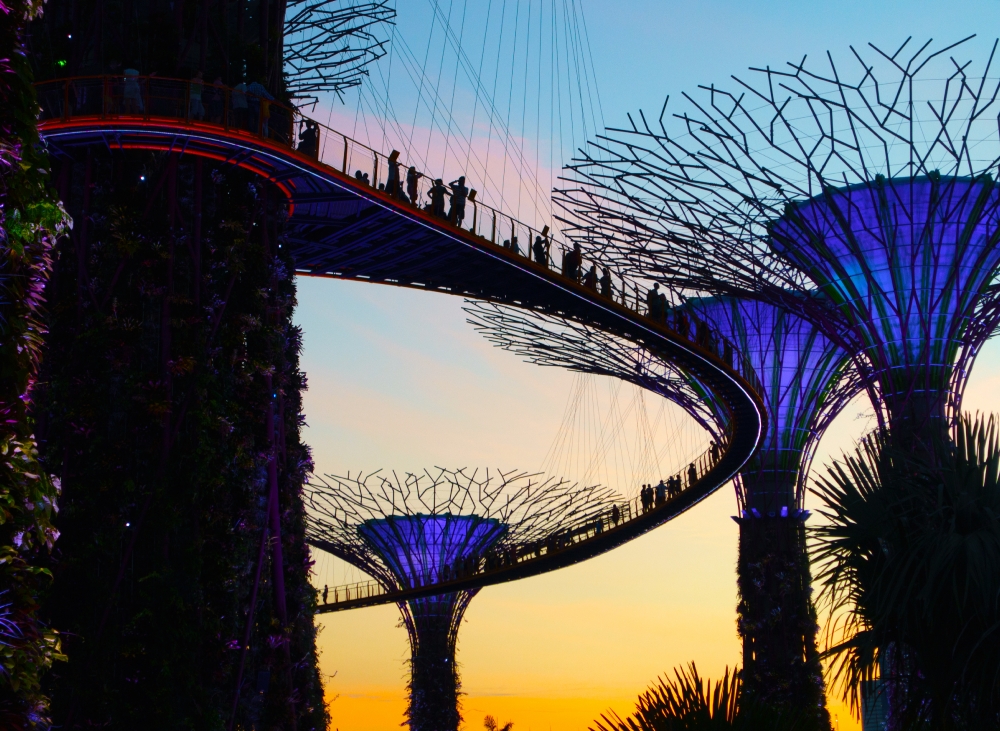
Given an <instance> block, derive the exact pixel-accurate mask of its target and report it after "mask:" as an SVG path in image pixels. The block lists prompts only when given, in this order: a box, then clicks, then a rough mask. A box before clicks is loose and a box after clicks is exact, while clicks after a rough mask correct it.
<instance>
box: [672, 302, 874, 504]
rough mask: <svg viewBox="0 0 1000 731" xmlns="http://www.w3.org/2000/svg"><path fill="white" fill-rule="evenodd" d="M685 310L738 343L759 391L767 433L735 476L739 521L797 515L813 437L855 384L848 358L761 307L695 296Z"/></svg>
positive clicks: (794, 321) (814, 332)
mask: <svg viewBox="0 0 1000 731" xmlns="http://www.w3.org/2000/svg"><path fill="white" fill-rule="evenodd" d="M686 309H689V310H691V311H692V312H693V313H694V314H695V316H696V317H697V318H699V319H701V320H704V321H706V322H711V323H712V324H713V326H714V327H715V328H717V330H718V332H719V333H720V334H721V335H722V336H723V337H725V338H726V339H728V340H729V341H731V342H732V343H733V344H734V345H735V347H736V350H737V351H738V352H739V353H741V354H742V355H743V356H744V357H745V358H746V359H747V360H749V362H750V364H751V366H752V367H753V369H754V371H755V372H756V374H757V377H758V382H759V383H760V384H761V386H762V393H761V396H762V397H763V399H764V404H765V406H766V408H767V412H768V430H767V436H766V437H765V440H764V442H763V444H762V445H761V447H760V449H759V450H758V451H757V453H756V454H755V455H754V457H753V458H752V459H751V460H750V462H749V463H748V464H747V465H746V467H744V469H743V470H742V471H741V473H740V478H739V480H740V482H741V489H740V490H738V493H737V494H738V495H739V498H740V507H741V509H742V517H744V518H746V517H762V516H765V515H766V516H769V517H772V518H773V517H775V516H781V517H787V516H788V515H789V514H790V513H793V512H796V511H801V509H802V507H803V502H802V501H803V497H804V494H805V478H806V474H807V472H808V465H809V462H810V460H811V458H812V453H813V451H814V449H815V447H816V443H817V441H818V438H819V436H820V435H821V434H822V432H823V431H824V429H826V427H827V425H828V424H829V423H830V421H831V420H832V419H833V417H834V416H836V415H837V413H839V411H840V410H841V409H842V408H843V407H844V405H845V404H846V403H847V402H848V401H849V400H850V399H851V398H853V397H854V395H855V394H856V393H857V392H858V390H859V387H860V386H859V384H858V382H857V378H855V377H852V376H853V372H851V371H849V370H848V368H847V366H848V360H849V359H848V354H847V353H846V352H845V351H844V349H843V348H841V347H840V346H839V345H837V344H836V343H834V342H833V341H831V340H830V339H829V338H828V337H826V336H825V335H824V334H823V333H822V332H821V331H820V330H819V329H818V328H816V327H815V326H814V325H812V324H811V323H809V322H808V321H806V320H803V319H802V318H801V317H798V316H797V315H795V314H792V313H791V312H788V311H787V310H784V309H782V308H780V307H776V306H774V305H770V304H767V303H764V302H758V301H753V300H746V299H736V298H733V297H718V298H697V299H692V300H690V301H689V302H688V304H687V306H686ZM845 373H846V374H847V375H848V377H844V376H845ZM748 514H749V515H748Z"/></svg>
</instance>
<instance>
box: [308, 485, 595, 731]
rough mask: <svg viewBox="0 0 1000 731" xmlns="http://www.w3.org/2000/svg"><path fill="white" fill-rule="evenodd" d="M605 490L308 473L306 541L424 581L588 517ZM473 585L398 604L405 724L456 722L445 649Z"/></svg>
mask: <svg viewBox="0 0 1000 731" xmlns="http://www.w3.org/2000/svg"><path fill="white" fill-rule="evenodd" d="M610 499H611V495H610V491H608V490H606V489H604V488H600V487H587V488H584V487H580V486H579V485H576V484H571V483H568V482H566V481H562V480H555V479H551V478H550V479H539V477H538V476H537V475H530V474H526V473H522V472H508V473H503V472H493V473H490V472H484V473H480V472H478V471H466V470H445V469H437V470H435V471H434V472H424V473H422V474H406V475H402V476H399V475H396V474H392V475H382V474H381V473H378V472H376V473H371V474H368V475H363V474H359V475H357V476H355V477H353V478H352V477H351V476H350V475H348V476H346V477H335V476H327V477H326V478H325V479H324V478H320V477H314V478H313V479H312V480H311V482H310V487H309V503H310V509H311V510H310V512H311V518H310V523H309V542H310V544H311V545H313V546H315V547H317V548H320V549H322V550H325V551H327V552H329V553H331V554H333V555H335V556H337V557H339V558H342V559H343V560H345V561H348V562H349V563H351V564H353V565H354V566H357V567H358V568H359V569H361V570H362V571H364V572H366V573H367V574H369V575H370V576H372V577H373V578H374V579H375V581H377V582H378V583H379V584H381V585H382V587H383V588H385V589H386V590H388V591H397V590H400V589H412V588H416V587H421V586H428V587H430V586H433V585H435V584H440V583H444V582H447V581H449V580H454V579H458V578H461V577H465V576H471V575H473V574H475V573H476V572H477V571H478V570H479V569H480V568H481V567H485V566H492V565H499V564H500V563H502V562H504V561H510V560H512V559H513V558H514V557H516V556H517V555H518V554H519V553H520V552H522V551H524V550H525V548H526V547H528V546H542V545H545V543H546V542H547V541H549V540H550V539H551V538H552V537H553V536H555V535H557V534H558V533H559V532H560V531H562V530H564V529H565V527H566V526H567V525H569V524H575V523H577V522H586V521H588V520H591V519H596V518H598V517H599V516H600V515H601V514H602V513H603V512H606V511H607V509H608V507H609V505H610ZM477 592H478V589H465V590H460V591H450V592H445V593H431V594H430V595H428V596H421V597H417V598H413V599H410V600H408V601H406V602H402V603H400V604H399V610H400V613H401V614H402V616H403V624H404V626H405V627H406V631H407V634H408V635H409V640H410V683H409V692H410V696H409V705H408V708H407V721H408V723H409V727H410V728H411V729H412V730H413V731H457V729H458V727H459V725H460V723H461V720H462V716H461V713H460V710H459V694H460V690H461V683H460V680H459V673H458V667H457V664H456V661H455V652H456V647H457V642H458V630H459V626H460V625H461V622H462V617H463V616H464V614H465V610H466V608H467V607H468V606H469V602H470V601H471V600H472V598H473V597H474V596H475V595H476V593H477Z"/></svg>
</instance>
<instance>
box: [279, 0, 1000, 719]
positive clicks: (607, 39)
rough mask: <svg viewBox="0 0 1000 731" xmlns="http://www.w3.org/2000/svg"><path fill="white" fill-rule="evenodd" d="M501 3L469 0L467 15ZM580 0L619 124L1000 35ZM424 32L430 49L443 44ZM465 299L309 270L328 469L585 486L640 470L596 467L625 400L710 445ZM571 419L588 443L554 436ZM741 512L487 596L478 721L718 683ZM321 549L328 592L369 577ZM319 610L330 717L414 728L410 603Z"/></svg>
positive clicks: (971, 22) (987, 381) (832, 8)
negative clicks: (691, 668) (829, 65)
mask: <svg viewBox="0 0 1000 731" xmlns="http://www.w3.org/2000/svg"><path fill="white" fill-rule="evenodd" d="M486 1H487V0H471V2H470V9H469V12H470V13H474V12H476V7H477V6H478V5H480V4H482V5H485V4H486ZM536 1H537V0H536ZM493 2H494V3H496V2H499V0H493ZM522 2H526V0H522ZM440 4H441V5H442V6H447V4H448V3H447V2H441V3H440ZM399 5H400V7H399V8H398V10H399V14H400V18H399V25H398V27H397V31H396V32H397V33H401V34H402V33H407V32H408V30H412V31H413V32H414V33H416V32H417V31H418V30H419V29H420V28H421V25H420V22H421V18H420V17H419V15H420V14H421V13H429V12H430V3H429V2H425V0H416V1H415V2H411V3H407V4H403V3H400V4H399ZM454 5H455V7H456V8H457V7H460V6H462V5H463V2H462V0H454ZM583 6H584V9H585V12H586V16H587V25H588V28H589V33H590V42H591V48H592V53H593V63H594V68H595V70H596V74H597V81H598V86H599V89H600V95H601V104H602V107H603V109H604V118H605V121H606V123H607V124H608V125H615V124H621V123H623V121H624V118H625V113H626V112H635V111H637V110H638V109H640V108H643V109H647V110H655V112H656V113H658V112H659V108H660V106H661V105H662V103H663V99H664V97H665V96H666V95H668V94H669V95H671V96H672V97H673V96H675V95H676V96H678V97H679V95H680V93H681V92H682V91H684V90H690V89H694V88H695V87H696V86H697V85H699V84H707V83H711V82H713V81H714V82H717V83H725V82H727V81H728V80H729V76H730V74H741V73H743V72H744V71H745V69H746V68H747V67H748V66H766V65H771V66H776V65H779V64H782V63H783V62H785V61H787V60H793V59H794V60H796V61H798V60H800V59H801V58H802V56H803V55H806V54H809V55H810V56H812V57H816V58H819V57H821V56H822V54H824V53H825V52H826V51H827V50H830V51H831V52H833V53H834V54H835V56H836V57H837V58H838V59H844V60H846V59H847V57H848V54H849V53H850V49H849V46H851V45H855V46H862V45H865V44H866V43H868V42H869V41H871V42H873V43H875V44H876V45H881V46H886V47H893V48H894V47H896V46H898V45H899V44H900V43H901V42H902V41H903V40H905V39H906V37H907V36H910V35H912V36H913V37H914V39H915V41H917V42H919V43H921V44H922V43H923V41H925V40H926V39H928V38H934V39H935V40H936V41H940V42H945V41H952V40H959V39H961V38H963V37H965V36H967V35H970V34H972V33H976V32H980V31H983V30H984V29H987V30H986V32H987V36H985V37H983V38H979V39H977V40H976V41H974V42H973V43H974V44H975V45H974V46H972V47H971V48H970V49H966V50H965V52H964V54H963V55H964V56H966V57H974V58H977V60H982V59H983V58H984V57H985V55H986V54H987V53H988V51H989V46H990V45H991V44H992V42H993V36H992V35H989V32H991V31H990V29H995V28H998V27H1000V26H998V25H997V23H996V19H997V14H998V11H1000V2H997V0H983V1H981V2H961V1H956V0H952V1H951V2H949V3H947V4H945V3H941V2H940V1H936V2H926V1H924V0H919V1H917V0H907V1H905V2H904V1H903V0H892V1H890V0H874V1H872V0H866V1H865V2H854V1H851V2H826V3H819V2H802V0H799V1H798V2H793V1H791V0H780V1H779V0H770V1H767V2H764V1H760V0H743V1H742V2H736V1H735V0H701V1H700V2H690V1H688V2H675V1H673V0H658V1H657V0H632V1H631V2H629V3H620V2H605V1H603V0H584V3H583ZM455 12H457V11H455ZM992 32H995V31H992ZM409 42H410V44H411V45H413V46H414V47H417V46H420V47H421V48H422V47H423V46H422V44H426V37H423V38H419V37H417V38H412V37H411V38H410V40H409ZM356 103H357V97H356V95H354V96H351V95H348V96H347V97H346V99H345V104H344V105H343V106H341V107H338V108H335V109H333V110H331V118H333V119H336V120H346V119H349V118H351V117H352V116H354V111H355V110H354V109H353V108H352V104H356ZM461 308H462V301H461V299H460V298H455V297H449V296H446V295H439V294H428V293H424V292H416V291H408V290H402V289H396V288H393V287H384V286H377V285H368V284H360V283H350V282H338V281H332V280H318V279H300V280H299V309H298V315H297V320H298V323H299V324H300V325H301V327H302V328H303V330H304V333H305V351H304V354H303V363H302V365H303V369H304V370H305V372H306V373H307V375H308V379H309V390H308V391H307V393H306V394H305V412H306V419H307V422H308V427H307V429H306V431H305V440H306V442H307V443H308V444H310V445H311V447H312V450H313V455H314V459H315V461H316V465H317V471H318V472H336V473H343V472H345V471H347V470H351V471H355V470H359V469H360V470H365V471H368V470H374V469H378V468H385V469H397V470H402V471H406V470H411V471H413V470H420V469H423V468H425V467H433V466H436V465H440V466H447V467H463V466H467V467H482V468H485V467H490V468H497V467H499V468H505V469H507V468H514V467H517V468H522V469H532V470H535V469H543V468H544V469H555V468H558V469H559V470H560V471H561V472H562V473H565V474H564V476H566V477H568V478H571V479H588V480H589V479H593V478H594V475H595V474H596V475H597V478H598V480H599V481H606V480H607V481H613V480H616V479H626V478H624V477H623V475H627V474H632V473H631V472H629V467H628V465H627V464H626V465H625V466H624V467H620V468H615V467H613V466H607V465H605V466H602V467H600V468H597V471H596V473H595V472H594V469H595V468H594V467H593V464H592V463H593V460H592V459H591V457H592V455H588V454H587V453H586V452H587V448H586V443H587V442H586V432H588V430H590V431H593V430H594V429H595V428H596V426H595V424H597V422H599V421H600V420H601V418H602V416H603V415H606V414H607V413H609V411H610V410H612V409H615V408H623V404H626V405H628V404H632V405H635V404H638V405H639V406H638V407H637V408H640V407H641V408H644V409H646V410H647V411H646V412H642V413H645V414H647V416H646V417H643V418H647V419H648V420H649V421H650V422H653V423H654V428H653V430H652V432H650V433H651V434H652V436H651V437H649V438H647V441H656V440H659V441H661V442H669V443H668V444H665V445H661V444H655V445H653V448H654V449H656V450H659V457H658V459H660V460H661V463H662V464H667V463H669V462H670V461H671V460H678V461H679V460H680V459H682V458H683V455H684V454H685V453H686V452H687V451H688V450H690V449H691V448H692V445H693V444H697V443H700V442H699V440H701V439H704V440H705V441H707V437H703V436H702V435H700V434H699V433H698V432H697V428H696V427H693V426H684V425H683V424H682V423H681V421H680V417H679V416H678V415H677V414H675V413H674V412H672V411H670V409H669V407H666V408H665V407H664V406H663V405H661V404H658V403H656V402H655V400H654V398H653V397H648V398H645V399H644V398H643V397H642V396H638V395H636V394H635V393H634V390H633V389H631V387H629V388H627V389H623V388H620V387H618V386H616V384H610V383H603V382H601V381H600V379H596V378H592V379H591V380H590V381H589V382H588V383H586V384H583V385H581V382H580V380H579V379H580V377H578V376H574V375H573V374H570V373H567V372H563V371H559V370H556V369H550V368H540V367H537V366H533V365H529V364H525V363H523V362H521V361H520V360H519V359H518V358H517V357H516V356H514V355H512V354H509V353H505V352H503V351H500V350H497V349H495V348H493V347H492V346H490V344H489V343H487V342H486V341H485V340H484V339H483V338H482V337H481V336H480V335H478V334H477V333H476V332H475V331H474V330H473V329H472V328H471V327H470V326H469V325H468V324H466V323H465V314H464V313H463V311H462V309H461ZM581 389H589V391H588V392H587V393H589V394H590V395H589V396H588V398H589V399H590V401H589V402H588V403H591V411H590V412H588V413H589V414H590V415H589V416H586V415H585V416H580V417H578V418H576V421H574V422H573V423H572V424H570V425H569V426H567V423H566V422H565V420H564V415H565V414H566V410H567V405H568V404H570V405H571V404H572V403H573V398H574V394H579V393H582V391H581ZM998 394H1000V346H998V345H997V344H995V343H991V344H989V345H987V348H986V349H985V351H984V353H983V354H982V355H981V356H980V358H979V360H978V362H977V363H976V367H975V369H974V371H973V375H972V379H971V384H970V387H969V391H968V393H967V395H966V401H965V405H966V409H967V410H972V411H977V410H978V411H1000V395H998ZM867 411H868V406H867V403H866V402H865V401H864V400H861V401H858V402H856V403H854V404H852V405H851V406H850V407H848V408H847V409H846V410H845V411H844V413H842V414H841V416H840V417H839V418H838V420H837V421H836V422H835V424H834V425H833V427H832V428H831V429H830V431H829V432H828V433H827V435H826V437H825V438H824V439H823V441H822V442H821V445H820V449H819V453H818V455H817V458H816V463H815V465H816V466H815V469H816V470H820V469H822V465H823V464H824V463H826V462H828V461H829V458H830V455H836V454H839V453H840V452H841V451H842V450H844V449H848V448H850V446H851V444H852V440H853V439H855V438H857V437H858V436H859V435H860V434H862V433H863V432H864V431H865V429H866V428H867V426H868V424H869V421H868V420H867V418H866V417H865V414H866V412H867ZM637 413H639V411H636V410H635V409H633V410H632V411H631V412H629V414H631V415H628V414H627V415H625V416H623V417H622V419H621V422H622V427H623V435H624V436H623V438H622V439H621V440H620V442H621V443H620V444H617V445H616V446H615V450H617V452H616V454H619V455H622V454H625V455H627V454H632V452H630V450H634V449H635V448H636V444H630V443H628V442H629V440H630V439H632V440H634V439H640V437H638V436H635V435H636V434H637V432H636V431H635V429H636V426H635V422H636V419H640V417H639V416H636V414H637ZM588 419H589V420H590V422H591V423H589V424H588ZM658 419H660V420H661V423H659V425H658V426H657V424H656V422H657V420H658ZM574 430H575V432H577V433H578V434H577V436H578V437H579V439H577V441H575V442H572V444H570V445H569V446H566V445H567V443H566V442H565V441H564V442H562V443H561V444H562V445H563V446H561V447H554V446H553V445H554V443H555V440H556V438H557V436H560V435H563V436H565V435H566V434H567V433H568V432H570V431H574ZM640 431H641V430H640ZM639 446H642V447H645V446H648V445H645V444H643V445H639ZM619 461H621V460H619ZM627 461H628V460H627V459H626V460H625V462H627ZM634 463H635V462H634V460H633V464H634ZM668 466H669V467H677V466H679V464H677V465H674V464H669V465H668ZM588 470H590V472H589V473H588V474H574V473H573V472H574V471H579V472H587V471H588ZM633 471H634V470H633ZM613 486H614V487H616V488H618V489H621V490H623V491H625V490H627V489H630V487H631V486H629V485H618V484H615V485H613ZM807 507H814V506H810V505H808V504H807ZM734 512H735V499H734V495H733V490H732V488H731V487H725V488H723V489H722V490H720V491H719V492H717V493H716V494H715V495H714V496H713V497H712V498H710V499H709V500H707V501H705V502H703V503H702V504H700V505H698V506H697V507H696V508H695V509H693V510H692V511H690V512H689V513H687V514H685V515H683V516H681V517H680V518H678V519H677V520H674V521H672V522H671V523H669V524H667V525H666V526H664V527H661V528H659V529H657V530H656V531H654V532H653V533H651V534H649V535H647V536H645V537H643V538H641V539H638V540H636V541H634V542H632V543H630V544H628V545H626V546H624V547H622V548H619V549H617V550H615V551H613V552H612V553H610V554H607V555H605V556H602V557H599V558H597V559H593V560H591V561H588V562H585V563H583V564H581V565H577V566H574V567H571V568H568V569H564V570H561V571H558V572H554V573H552V574H546V575H542V576H539V577H535V578H532V579H528V580H525V581H521V582H516V583H513V584H507V585H501V586H495V587H488V588H486V589H484V590H483V591H482V592H480V594H479V595H478V596H477V597H476V598H475V599H474V600H473V601H472V603H471V606H470V608H469V610H468V612H467V614H466V621H465V623H464V625H463V627H462V630H461V633H460V636H459V652H458V661H459V663H460V665H461V675H462V682H463V690H464V692H465V693H466V696H465V697H464V699H463V710H464V714H465V727H466V728H468V729H479V728H482V719H483V716H484V715H486V714H488V713H489V714H493V715H496V716H500V717H501V719H502V720H512V721H514V723H515V726H514V728H515V729H516V730H517V731H545V730H551V731H570V730H571V729H572V730H582V729H586V728H587V727H588V725H589V724H590V723H591V722H592V721H593V720H594V719H595V718H596V717H598V716H599V715H600V714H601V713H602V712H604V711H605V710H606V709H608V708H613V709H615V710H617V711H618V712H620V713H622V715H625V714H627V713H628V712H630V711H631V709H632V707H633V706H634V701H635V697H636V695H637V694H638V693H639V692H640V691H642V690H643V689H644V688H645V687H646V686H648V685H649V684H650V682H652V681H653V680H654V679H655V678H656V676H657V675H660V674H663V673H665V672H668V671H670V670H671V669H672V668H673V667H675V666H678V665H681V664H684V663H688V662H690V661H695V662H697V664H698V667H699V670H701V671H702V673H703V674H704V675H708V676H710V677H712V678H715V677H717V676H719V675H720V674H721V672H722V670H723V668H724V667H725V666H727V665H728V666H730V667H732V666H734V665H736V664H737V663H738V662H739V656H740V645H739V642H738V638H737V636H736V626H735V607H736V581H735V560H736V538H737V527H736V524H735V523H734V522H733V521H732V520H730V516H731V515H732V514H733V513H734ZM316 559H317V582H318V584H319V585H322V584H323V583H324V582H328V583H331V584H332V583H334V581H336V582H338V583H339V582H340V581H345V580H347V581H350V580H355V579H356V578H358V577H357V576H354V578H352V575H351V574H350V573H349V572H346V571H345V570H344V569H343V567H342V566H339V567H338V566H334V565H333V564H332V563H331V561H330V560H328V559H326V558H323V557H320V556H318V555H317V556H316ZM338 572H339V573H338ZM319 624H320V627H321V634H320V639H319V645H320V648H321V652H322V656H321V667H322V670H323V672H324V674H325V675H326V686H327V691H328V696H329V698H330V699H331V706H330V708H331V713H332V717H333V726H334V728H337V729H340V731H368V730H372V731H374V730H376V729H378V730H382V729H392V728H398V726H399V723H400V721H401V720H402V713H403V710H404V708H405V682H406V672H407V671H406V660H407V658H408V647H407V641H406V633H405V631H404V630H403V629H402V627H401V626H400V625H399V612H398V610H397V609H396V607H395V606H388V607H377V608H370V609H361V610H356V611H350V612H344V613H339V614H333V615H324V616H321V617H320V619H319ZM831 710H832V711H833V713H834V714H835V715H836V718H837V724H835V728H839V729H841V730H843V731H847V730H848V729H856V728H858V727H859V725H858V724H857V723H856V722H855V721H854V720H853V719H851V718H850V716H849V714H848V712H847V710H846V709H845V708H843V707H842V706H839V705H834V704H832V705H831Z"/></svg>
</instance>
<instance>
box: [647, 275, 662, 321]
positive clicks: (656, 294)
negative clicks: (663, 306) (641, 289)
mask: <svg viewBox="0 0 1000 731" xmlns="http://www.w3.org/2000/svg"><path fill="white" fill-rule="evenodd" d="M646 310H647V312H648V314H649V319H651V320H659V319H660V285H659V283H654V284H653V288H652V289H651V290H649V291H648V292H646Z"/></svg>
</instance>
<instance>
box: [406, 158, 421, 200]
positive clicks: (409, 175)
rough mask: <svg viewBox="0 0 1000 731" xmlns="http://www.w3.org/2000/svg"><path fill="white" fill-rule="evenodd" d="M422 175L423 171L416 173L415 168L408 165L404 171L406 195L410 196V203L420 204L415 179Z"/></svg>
mask: <svg viewBox="0 0 1000 731" xmlns="http://www.w3.org/2000/svg"><path fill="white" fill-rule="evenodd" d="M422 177H424V174H423V173H418V172H417V169H416V168H415V167H413V166H412V165H411V166H410V169H409V170H407V171H406V195H407V196H409V198H410V203H412V204H413V205H415V206H417V205H420V192H419V191H418V190H417V181H418V180H420V179H421V178H422Z"/></svg>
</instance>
